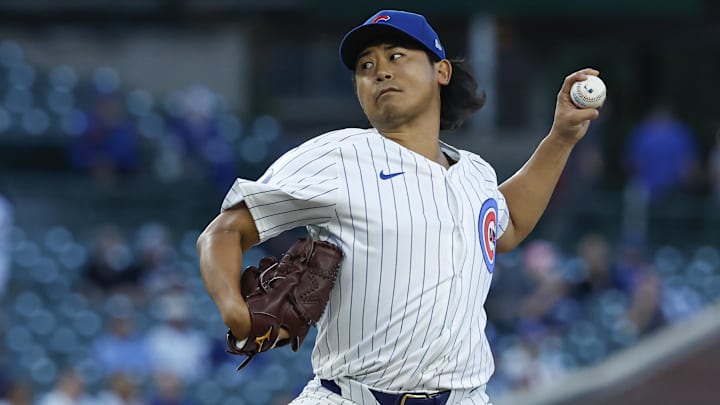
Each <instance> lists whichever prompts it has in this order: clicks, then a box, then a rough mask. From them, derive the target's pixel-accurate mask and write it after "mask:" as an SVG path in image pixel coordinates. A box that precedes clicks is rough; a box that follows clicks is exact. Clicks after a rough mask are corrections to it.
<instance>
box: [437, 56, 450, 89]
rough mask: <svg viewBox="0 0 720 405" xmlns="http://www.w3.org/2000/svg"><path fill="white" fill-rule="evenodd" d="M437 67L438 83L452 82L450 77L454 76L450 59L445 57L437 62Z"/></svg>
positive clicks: (444, 84)
mask: <svg viewBox="0 0 720 405" xmlns="http://www.w3.org/2000/svg"><path fill="white" fill-rule="evenodd" d="M435 69H436V72H437V80H438V84H440V85H442V86H447V85H448V84H450V78H451V77H452V64H451V63H450V61H449V60H447V59H443V60H441V61H439V62H436V63H435Z"/></svg>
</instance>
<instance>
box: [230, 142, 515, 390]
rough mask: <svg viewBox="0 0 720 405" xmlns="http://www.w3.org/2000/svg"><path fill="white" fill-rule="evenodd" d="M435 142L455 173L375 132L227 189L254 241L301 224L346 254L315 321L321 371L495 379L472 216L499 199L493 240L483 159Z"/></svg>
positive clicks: (298, 156)
mask: <svg viewBox="0 0 720 405" xmlns="http://www.w3.org/2000/svg"><path fill="white" fill-rule="evenodd" d="M441 146H442V147H443V149H444V151H445V152H446V154H448V155H449V156H450V157H452V158H453V160H455V161H456V163H455V164H454V165H453V166H451V167H450V169H445V168H444V167H442V166H441V165H439V164H437V163H435V162H432V161H430V160H428V159H427V158H425V157H424V156H422V155H419V154H417V153H415V152H413V151H411V150H409V149H407V148H404V147H402V146H401V145H399V144H397V143H395V142H392V141H390V140H387V139H386V138H384V137H383V136H381V135H380V134H379V133H378V132H377V131H375V130H372V129H371V130H364V129H345V130H340V131H335V132H331V133H328V134H324V135H321V136H319V137H317V138H314V139H312V140H310V141H308V142H306V143H305V144H303V145H301V146H299V147H298V148H295V149H293V150H292V151H290V152H288V153H287V154H285V155H284V156H282V157H281V158H280V159H278V160H277V161H276V162H275V163H274V164H273V165H272V166H271V167H270V168H269V169H268V171H267V172H266V174H264V175H263V176H262V177H261V178H260V179H259V180H258V181H257V182H254V181H248V180H243V179H238V180H237V182H236V183H235V184H234V186H233V187H232V189H231V190H230V192H228V195H227V197H226V199H225V201H224V202H223V207H222V209H228V208H230V207H232V206H233V205H236V204H238V203H239V202H240V201H243V200H244V201H245V202H246V204H247V206H248V208H249V209H250V212H251V214H252V216H253V218H254V219H255V221H256V225H257V228H258V231H259V233H260V239H261V241H265V240H267V239H269V238H271V237H273V236H275V235H277V234H279V233H281V232H283V231H286V230H288V229H292V228H294V227H296V226H298V225H307V226H308V228H309V229H310V230H311V232H312V233H313V234H314V235H319V236H320V237H321V238H322V239H327V240H330V241H332V242H334V243H337V244H339V245H340V246H341V247H342V249H343V251H344V252H345V254H346V258H345V260H344V262H343V265H342V268H341V270H340V274H339V278H338V281H337V284H336V286H335V288H334V289H333V291H332V293H331V297H330V302H329V303H328V307H327V309H326V311H325V314H324V315H323V317H322V318H321V320H320V322H319V323H318V334H317V339H316V343H315V348H314V350H313V356H312V361H313V368H314V371H315V373H316V375H318V376H319V377H321V378H325V379H337V378H340V377H349V378H352V379H353V380H355V381H358V382H360V383H362V384H365V385H368V386H372V387H376V388H380V389H384V390H389V391H409V390H413V391H417V390H437V389H440V388H443V389H466V390H467V389H472V388H474V387H480V386H482V385H484V384H485V383H487V381H488V379H489V377H490V375H491V374H492V372H493V369H494V365H493V360H492V353H491V352H490V348H489V345H488V342H487V339H486V337H485V334H484V328H485V325H486V321H487V317H486V314H485V311H484V309H483V305H484V302H485V299H486V297H487V294H488V290H489V288H490V284H491V281H492V273H491V272H489V271H488V268H487V267H486V264H485V261H484V259H483V251H482V250H481V247H480V243H481V242H480V239H481V235H480V232H479V231H478V218H479V214H480V209H481V206H482V205H483V202H485V201H486V200H488V199H489V198H493V199H495V200H496V202H497V207H498V208H497V214H498V221H497V222H498V229H497V237H498V238H499V237H500V236H501V235H502V234H503V232H504V231H505V229H506V227H507V224H508V219H509V217H508V211H507V205H506V203H505V199H504V197H503V196H502V194H501V193H500V192H499V191H498V188H497V179H496V176H495V172H494V170H493V169H492V167H491V166H490V165H489V164H487V163H486V162H485V161H484V160H482V159H481V158H480V157H479V156H477V155H474V154H472V153H470V152H466V151H460V150H456V149H454V148H452V147H450V146H448V145H445V144H442V145H441ZM381 171H382V172H383V173H385V174H396V173H402V174H401V175H397V176H395V177H392V178H388V179H381V177H380V176H379V173H380V172H381ZM319 389H321V388H319ZM325 394H326V393H325ZM308 403H310V402H308Z"/></svg>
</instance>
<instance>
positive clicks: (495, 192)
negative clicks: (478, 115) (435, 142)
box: [470, 154, 510, 239]
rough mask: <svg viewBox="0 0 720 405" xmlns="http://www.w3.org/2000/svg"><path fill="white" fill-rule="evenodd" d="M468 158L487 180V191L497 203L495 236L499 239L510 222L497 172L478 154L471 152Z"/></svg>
mask: <svg viewBox="0 0 720 405" xmlns="http://www.w3.org/2000/svg"><path fill="white" fill-rule="evenodd" d="M470 159H471V161H472V162H473V164H474V165H475V167H476V168H477V169H478V171H479V172H480V173H482V174H483V176H484V177H483V178H484V179H485V180H487V182H488V184H487V187H489V189H487V192H488V193H489V194H490V196H491V197H492V198H493V199H495V202H496V203H497V210H498V213H497V215H498V224H497V238H498V239H500V237H501V236H503V234H504V233H505V230H507V227H508V224H509V223H510V210H509V209H508V205H507V201H505V196H504V195H503V193H502V192H501V191H500V189H499V188H498V181H497V174H496V173H495V169H494V168H493V167H492V166H491V165H490V164H489V163H488V162H486V161H485V160H484V159H482V158H481V157H480V156H477V155H475V154H471V155H470Z"/></svg>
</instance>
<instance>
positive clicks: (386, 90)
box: [375, 87, 400, 100]
mask: <svg viewBox="0 0 720 405" xmlns="http://www.w3.org/2000/svg"><path fill="white" fill-rule="evenodd" d="M398 92H400V89H398V88H396V87H385V88H383V89H380V91H378V92H377V95H376V96H375V99H376V100H377V99H379V98H380V97H382V96H384V95H385V94H388V93H398Z"/></svg>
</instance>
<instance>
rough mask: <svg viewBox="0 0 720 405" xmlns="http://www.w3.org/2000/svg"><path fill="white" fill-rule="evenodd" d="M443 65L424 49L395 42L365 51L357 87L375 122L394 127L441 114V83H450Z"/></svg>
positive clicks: (358, 68)
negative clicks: (431, 57) (434, 60)
mask: <svg viewBox="0 0 720 405" xmlns="http://www.w3.org/2000/svg"><path fill="white" fill-rule="evenodd" d="M441 66H444V65H443V64H441V63H433V62H431V61H430V59H429V57H428V55H427V53H426V52H425V51H423V50H419V49H412V48H410V47H406V46H400V45H395V44H392V43H384V44H377V45H373V46H369V47H367V48H366V49H365V50H364V51H362V52H361V53H360V55H359V56H358V59H357V62H356V64H355V87H356V91H357V96H358V100H359V101H360V105H361V106H362V108H363V111H365V115H367V117H368V119H369V120H370V122H371V123H372V125H373V126H375V127H376V128H379V129H393V128H397V127H399V126H402V125H404V124H406V123H408V122H411V121H412V120H414V119H415V118H417V117H419V116H423V115H424V114H437V115H438V117H439V114H440V85H443V84H447V82H449V75H446V74H444V73H442V72H440V71H442V70H443V69H444V68H443V67H441ZM446 76H447V77H446Z"/></svg>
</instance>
